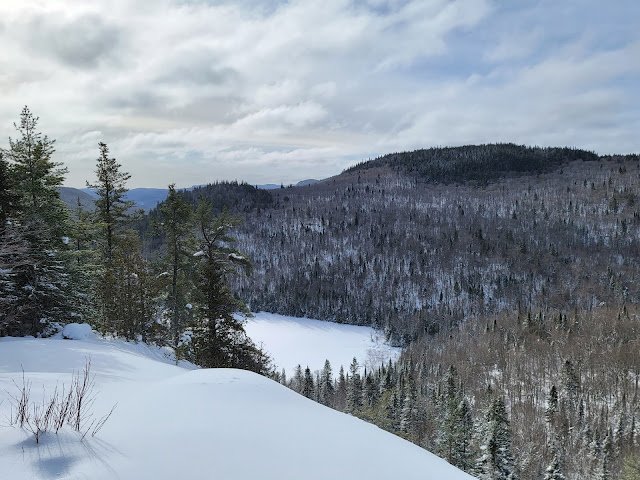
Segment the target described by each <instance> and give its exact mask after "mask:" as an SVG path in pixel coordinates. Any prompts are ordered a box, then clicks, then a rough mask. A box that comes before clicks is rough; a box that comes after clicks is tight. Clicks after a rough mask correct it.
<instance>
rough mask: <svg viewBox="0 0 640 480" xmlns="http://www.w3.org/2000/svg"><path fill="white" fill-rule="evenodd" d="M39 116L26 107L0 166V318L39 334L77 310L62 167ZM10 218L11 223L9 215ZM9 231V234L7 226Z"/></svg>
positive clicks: (18, 332) (20, 331)
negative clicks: (0, 176)
mask: <svg viewBox="0 0 640 480" xmlns="http://www.w3.org/2000/svg"><path fill="white" fill-rule="evenodd" d="M38 120H39V119H38V117H34V116H33V114H32V113H31V111H30V110H29V108H28V107H24V109H23V110H22V113H21V115H20V123H19V124H14V126H15V128H16V130H17V131H18V132H19V134H20V135H19V137H18V138H17V139H15V140H14V139H11V138H10V139H9V145H10V148H9V149H8V150H6V151H5V152H4V157H6V160H8V161H9V162H10V166H9V165H8V164H7V163H6V161H5V160H2V161H1V162H0V169H1V170H3V171H4V172H5V173H9V174H8V175H7V176H6V178H4V179H3V181H1V182H0V183H1V185H0V202H1V205H0V210H1V212H0V214H1V216H2V217H3V218H2V222H3V226H2V229H3V230H5V232H4V235H3V237H4V238H3V240H2V241H3V244H4V245H3V253H2V256H3V259H2V260H1V262H2V263H4V264H5V266H6V268H4V269H3V270H4V272H3V275H2V279H0V288H1V289H2V291H0V296H3V297H5V296H6V298H5V299H4V302H3V303H4V304H5V307H6V308H5V309H3V311H2V312H0V323H4V324H5V325H8V324H9V323H11V325H12V327H11V329H12V331H13V334H16V335H41V334H46V333H47V332H48V331H49V325H54V324H55V323H54V322H57V323H66V322H68V321H69V320H71V319H72V318H75V317H76V316H77V315H80V311H79V307H80V305H81V304H80V302H78V301H76V300H77V297H76V295H75V292H74V291H73V289H72V288H71V285H72V284H71V281H70V258H69V255H68V246H67V244H68V235H69V216H68V212H67V209H66V206H65V205H64V203H63V202H62V201H61V200H60V195H59V193H58V191H57V187H59V186H60V185H61V184H62V182H63V179H64V174H65V173H66V170H65V169H64V168H61V164H60V163H57V162H54V161H53V160H52V158H51V157H52V155H53V153H54V148H53V145H54V141H53V140H49V138H48V137H47V136H46V135H42V133H40V132H38V131H37V124H38ZM10 218H12V219H13V220H12V221H11V225H9V224H8V220H9V219H10ZM9 226H10V227H11V229H10V230H11V232H9V233H7V231H6V230H7V228H8V227H9Z"/></svg>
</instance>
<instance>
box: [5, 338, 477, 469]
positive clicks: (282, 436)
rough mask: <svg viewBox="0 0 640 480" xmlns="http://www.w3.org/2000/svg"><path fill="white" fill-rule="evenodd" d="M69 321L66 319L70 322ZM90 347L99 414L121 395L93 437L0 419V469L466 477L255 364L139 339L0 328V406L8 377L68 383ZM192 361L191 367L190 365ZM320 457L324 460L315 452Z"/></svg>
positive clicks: (36, 383)
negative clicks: (212, 364) (186, 358)
mask: <svg viewBox="0 0 640 480" xmlns="http://www.w3.org/2000/svg"><path fill="white" fill-rule="evenodd" d="M72 330H73V329H72ZM87 357H90V358H91V367H92V372H93V373H94V374H95V382H96V391H97V392H99V393H98V396H97V398H96V401H95V404H94V405H93V411H94V412H95V414H96V416H101V415H104V414H105V413H107V412H108V411H109V410H110V409H111V407H112V406H113V405H114V404H115V403H116V402H117V404H118V407H117V409H116V410H115V411H114V413H113V415H112V417H111V418H110V419H109V421H108V422H107V423H106V424H105V425H104V428H103V429H102V430H101V431H100V432H99V434H98V435H97V436H96V437H91V436H87V437H86V438H85V439H84V440H81V439H80V438H79V435H78V434H77V433H76V432H73V431H72V430H70V429H64V430H62V431H61V432H60V433H59V434H57V435H56V434H53V433H49V434H46V435H45V436H44V437H42V438H41V440H40V443H39V444H36V443H35V440H34V438H33V435H32V434H29V433H27V432H25V431H23V430H21V429H19V428H16V427H10V426H6V424H3V427H2V428H1V429H0V478H3V479H5V478H6V479H11V480H26V479H30V480H31V479H43V480H44V479H51V478H66V479H91V480H107V479H109V480H111V479H122V480H129V479H131V480H134V479H136V480H137V479H152V480H163V479H167V480H170V479H176V478H179V479H181V480H190V479H202V478H220V479H234V480H255V479H257V478H260V479H265V480H270V479H273V480H289V479H290V480H302V479H304V480H326V479H342V478H366V479H368V480H388V479H390V478H402V479H403V480H412V479H416V480H417V479H420V480H431V479H432V480H436V479H438V480H440V479H445V478H446V479H448V480H466V479H471V478H472V477H470V476H468V475H467V474H465V473H463V472H461V471H459V470H457V469H455V468H454V467H452V466H450V465H449V464H448V463H446V462H445V461H444V460H441V459H439V458H438V457H436V456H434V455H432V454H430V453H429V452H427V451H425V450H422V449H421V448H419V447H417V446H415V445H413V444H411V443H409V442H407V441H405V440H402V439H401V438H399V437H396V436H394V435H392V434H390V433H387V432H384V431H382V430H380V429H378V428H377V427H375V426H373V425H370V424H367V423H365V422H363V421H361V420H358V419H357V418H355V417H351V416H349V415H346V414H342V413H339V412H336V411H333V410H331V409H329V408H326V407H324V406H322V405H319V404H317V403H315V402H313V401H311V400H308V399H306V398H304V397H302V396H300V395H298V394H296V393H295V392H293V391H292V390H289V389H287V388H286V387H284V386H282V385H279V384H278V383H276V382H273V381H271V380H269V379H267V378H264V377H260V376H258V375H256V374H253V373H249V372H245V371H240V370H231V369H193V367H189V365H182V366H176V365H172V364H171V363H170V362H171V360H170V358H167V356H166V351H163V350H162V349H159V348H152V347H148V346H145V345H144V344H135V345H134V344H129V343H124V342H121V341H106V340H101V339H97V338H95V337H94V338H90V339H85V340H72V341H69V340H63V339H62V338H61V337H60V336H59V337H58V338H50V339H13V338H2V339H0V402H2V403H0V418H1V419H3V420H4V419H5V418H7V417H8V416H9V414H10V398H9V396H8V394H7V393H5V392H6V391H9V392H12V391H13V390H15V386H14V385H13V381H16V382H18V383H20V382H21V381H22V370H23V369H24V375H25V377H26V378H27V379H28V380H29V381H31V382H32V386H33V387H32V390H31V392H32V396H33V397H34V399H35V400H38V399H39V398H41V397H42V392H43V388H44V390H45V391H46V392H52V391H53V389H54V388H55V387H56V385H57V386H58V387H59V386H60V385H61V384H62V383H66V384H67V385H68V383H69V381H70V379H71V373H72V371H73V370H78V369H81V368H82V367H83V366H84V364H85V361H86V359H87ZM190 368H191V369H190ZM319 459H322V461H319Z"/></svg>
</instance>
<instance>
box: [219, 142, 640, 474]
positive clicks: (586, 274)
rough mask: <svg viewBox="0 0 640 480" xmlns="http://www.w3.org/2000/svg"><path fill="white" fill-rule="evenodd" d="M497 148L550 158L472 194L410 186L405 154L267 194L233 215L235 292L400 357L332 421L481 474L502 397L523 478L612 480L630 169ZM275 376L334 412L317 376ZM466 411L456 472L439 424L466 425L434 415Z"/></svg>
mask: <svg viewBox="0 0 640 480" xmlns="http://www.w3.org/2000/svg"><path fill="white" fill-rule="evenodd" d="M500 148H501V146H486V147H482V146H480V147H463V148H461V149H460V150H459V153H464V152H465V151H473V152H476V153H478V152H482V155H485V156H486V157H487V158H490V157H491V155H490V152H492V151H495V150H496V149H498V150H499V149H500ZM504 149H505V150H506V151H507V152H514V151H516V152H517V151H519V149H520V150H521V151H523V152H525V154H526V155H531V156H535V155H539V156H541V157H544V158H548V157H553V155H556V154H557V155H558V157H557V158H558V159H557V160H554V161H552V162H551V163H550V164H549V165H545V166H544V168H542V167H541V168H540V169H539V171H537V170H536V171H533V172H523V171H521V170H520V171H515V172H514V170H513V169H512V168H511V167H508V168H507V167H505V168H506V170H502V175H497V174H496V175H494V174H492V176H491V178H492V179H491V180H490V181H485V180H487V179H488V177H487V178H484V179H483V181H482V182H480V181H477V180H478V179H477V178H475V179H474V178H470V177H469V176H460V173H456V174H455V175H454V174H451V176H450V177H447V175H444V176H442V177H441V178H440V180H436V179H434V178H431V177H429V176H425V175H423V174H420V173H419V169H412V167H409V166H410V165H411V164H412V163H411V162H413V160H412V159H413V156H414V154H412V153H409V154H406V156H402V155H395V156H394V157H393V158H395V160H394V162H395V164H394V165H392V164H390V163H388V162H387V163H385V162H381V161H380V160H376V161H373V162H371V163H364V164H362V165H359V166H357V167H356V168H354V169H349V170H347V171H346V172H343V174H341V175H338V176H337V177H334V178H331V179H329V180H326V181H324V182H321V183H318V184H315V185H311V186H305V187H292V188H284V189H278V190H274V191H272V192H270V193H271V195H272V202H271V204H270V205H267V204H265V205H264V206H262V207H260V208H249V209H245V211H244V212H242V215H243V216H244V218H245V222H244V224H243V226H242V227H240V230H239V233H238V239H239V243H238V245H239V248H240V249H241V250H242V251H244V252H247V253H248V254H249V256H250V257H251V258H252V259H253V261H254V271H253V276H252V277H245V278H237V279H235V280H234V281H233V285H234V289H235V292H236V294H237V295H239V296H240V297H241V298H243V299H245V300H246V301H247V302H248V304H249V305H250V307H251V309H253V310H255V311H258V310H266V311H273V312H278V313H282V314H289V315H298V316H308V317H312V318H323V319H328V320H333V321H339V322H345V323H355V324H365V325H373V326H375V327H378V328H381V329H382V330H383V331H385V332H386V334H387V336H388V338H389V339H390V340H391V341H392V342H393V343H395V344H398V345H404V346H408V348H407V350H406V353H405V354H404V355H403V357H402V358H401V359H400V361H399V362H398V363H397V364H394V365H386V366H384V367H382V368H381V369H380V370H378V371H373V372H367V373H366V374H365V375H364V376H363V377H362V378H360V379H354V378H353V376H354V375H353V374H352V375H351V376H350V375H349V372H346V374H345V380H344V383H343V385H342V386H340V382H338V383H337V384H336V385H334V387H335V389H336V390H335V391H336V395H337V397H335V398H336V399H337V400H336V399H334V400H332V401H333V402H334V406H335V407H336V408H338V409H341V410H346V411H350V412H352V413H354V414H357V415H360V416H362V417H363V418H367V419H369V420H370V421H373V422H375V423H377V424H378V425H380V426H382V427H384V428H387V429H389V430H390V431H393V432H395V433H398V434H400V435H403V436H406V437H407V438H410V439H412V440H413V441H415V442H416V443H418V444H420V445H423V446H425V447H426V448H429V449H432V450H433V451H436V452H439V453H440V454H441V455H443V456H444V457H445V458H450V460H452V461H455V462H462V463H456V464H457V465H459V466H460V467H461V468H465V469H467V470H468V471H470V472H472V473H473V472H475V473H476V474H477V471H476V470H474V469H476V468H477V465H476V460H477V459H478V457H479V456H481V455H480V453H479V452H480V451H481V450H482V446H483V444H482V440H481V439H479V438H477V435H478V427H477V425H476V426H474V427H473V428H471V427H469V425H473V424H474V423H476V424H477V423H480V424H483V421H481V420H482V419H483V418H485V417H486V415H488V412H487V410H486V409H487V408H490V406H491V405H494V407H496V408H498V407H499V405H497V404H496V403H495V402H498V401H499V400H500V399H503V401H504V405H505V412H506V413H508V417H509V420H510V425H511V427H510V428H511V434H512V449H511V451H512V453H513V455H514V457H515V460H514V462H513V463H514V465H515V469H516V471H517V472H519V475H520V478H526V479H537V478H543V477H544V476H545V475H546V469H547V467H550V466H551V465H552V464H554V462H556V463H557V464H558V466H557V471H562V472H564V473H563V474H564V475H565V477H566V478H572V479H573V478H575V479H577V478H615V476H616V475H617V473H618V472H619V471H620V468H621V465H622V459H623V458H625V457H626V456H627V455H629V454H630V453H631V452H633V451H634V448H635V445H636V442H637V434H636V426H635V425H636V415H637V407H638V401H637V382H638V372H640V364H638V363H637V359H636V358H635V356H633V355H629V353H628V352H632V351H635V349H636V345H635V342H637V324H638V316H637V311H636V308H635V306H636V305H637V304H638V301H639V300H640V290H639V287H638V282H637V277H638V263H637V251H638V247H639V245H638V241H639V238H640V237H639V233H640V231H639V227H640V212H639V210H638V198H637V192H638V191H639V187H640V185H639V182H640V164H639V161H638V160H639V159H638V157H637V156H636V155H628V156H614V157H601V158H600V157H596V156H594V155H593V154H591V153H588V152H580V151H576V150H570V149H528V148H521V147H514V146H511V145H506V146H504ZM446 151H447V155H453V153H451V152H455V151H456V150H455V149H446ZM549 151H553V152H555V153H554V154H553V155H552V154H550V153H549ZM433 152H436V150H433V151H432V153H433ZM478 154H479V153H478ZM479 155H480V154H479ZM383 158H387V159H388V158H390V157H383ZM403 159H404V160H407V163H406V164H405V163H403ZM441 163H442V165H445V166H446V165H447V163H446V161H444V160H443V161H442V162H441ZM398 165H401V166H402V168H399V167H398ZM505 165H509V164H508V163H506V164H505ZM539 165H542V163H539ZM405 167H406V168H405ZM496 172H497V171H496ZM494 173H495V172H494ZM447 178H450V179H452V180H451V183H444V180H443V179H447ZM453 179H457V180H453ZM217 188H228V187H222V186H218V187H217ZM451 367H453V368H454V369H455V372H456V373H455V376H456V378H455V379H454V380H447V378H448V376H449V372H450V368H451ZM287 373H288V374H289V377H286V376H285V377H284V380H285V383H287V384H289V385H290V386H292V388H295V389H297V390H298V391H300V392H301V393H303V394H306V395H308V396H311V397H314V396H315V398H316V399H317V400H319V401H325V402H328V400H322V393H321V392H322V391H323V388H324V390H325V391H326V390H327V387H326V386H325V387H323V386H322V385H323V383H322V378H323V376H322V372H317V373H316V374H315V375H314V372H310V374H309V375H307V374H306V372H303V371H300V372H293V375H292V372H287ZM285 375H286V374H285ZM305 379H306V380H307V381H306V386H305V382H304V380H305ZM447 382H449V383H453V385H454V386H453V387H450V388H453V393H450V395H452V398H451V399H449V400H446V399H443V398H444V397H443V395H445V391H446V388H447V387H446V385H447ZM349 388H351V389H352V390H354V391H355V392H358V393H353V394H352V395H354V397H353V398H355V399H357V400H353V399H352V400H351V402H352V403H351V404H349V402H347V391H348V389H349ZM337 392H342V393H337ZM445 396H446V395H445ZM463 399H464V400H465V401H466V404H467V407H468V413H467V414H465V415H467V416H468V418H467V420H465V421H466V422H467V425H468V427H469V428H468V429H467V431H466V435H467V437H465V438H466V440H464V441H463V444H464V445H465V446H464V448H467V447H468V448H471V449H472V450H473V452H472V453H468V455H469V456H468V457H465V458H466V460H464V459H463V458H462V457H460V458H458V459H457V460H456V459H454V458H453V457H452V456H451V455H453V454H454V453H455V452H448V451H447V450H446V449H447V448H453V447H452V446H451V443H450V441H453V440H451V439H450V440H443V435H445V434H444V433H443V428H445V426H444V424H443V422H445V423H446V418H449V419H450V418H452V417H451V416H452V415H454V416H455V415H458V414H461V413H460V412H458V413H455V412H453V411H449V412H448V413H447V411H446V409H445V406H444V405H449V407H448V408H453V407H451V405H450V402H452V401H454V400H455V402H456V405H457V406H459V405H460V403H459V402H460V401H462V400H463ZM354 401H355V402H356V403H353V402H354ZM443 409H445V410H443ZM403 412H404V413H403ZM456 418H457V417H456ZM461 421H462V420H460V419H458V420H456V421H455V422H457V423H460V422H461ZM455 422H454V423H455ZM469 422H471V423H469ZM458 434H459V432H458V433H456V435H458ZM450 435H453V433H450ZM443 442H444V443H443ZM443 445H445V446H443ZM446 445H448V447H447V446H446ZM463 457H464V455H463ZM464 462H467V463H464ZM549 478H554V477H549ZM557 478H559V477H557Z"/></svg>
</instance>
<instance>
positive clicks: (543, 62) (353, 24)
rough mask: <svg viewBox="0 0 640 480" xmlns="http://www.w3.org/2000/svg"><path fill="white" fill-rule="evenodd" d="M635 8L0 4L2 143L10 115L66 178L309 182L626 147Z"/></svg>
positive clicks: (406, 2) (386, 2) (581, 2)
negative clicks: (487, 157)
mask: <svg viewBox="0 0 640 480" xmlns="http://www.w3.org/2000/svg"><path fill="white" fill-rule="evenodd" d="M639 18H640V2H638V1H637V0H616V1H615V2H602V0H566V1H557V0H540V1H526V0H523V1H507V0H422V1H410V0H358V1H347V0H298V1H296V0H293V1H289V2H275V1H269V0H265V1H258V0H244V1H240V0H235V1H234V0H230V1H206V0H193V1H189V0H137V1H135V2H133V1H130V0H93V1H91V2H87V1H85V0H47V1H43V0H20V1H12V0H8V1H3V2H0V45H2V48H1V49H0V92H1V94H0V146H2V147H6V146H8V137H9V136H12V137H15V131H14V130H13V122H14V121H17V120H18V118H19V113H20V110H21V108H22V107H23V106H24V105H25V104H26V105H28V106H29V107H30V108H31V110H32V112H33V113H34V114H35V115H37V116H39V117H40V130H42V132H43V133H46V134H47V135H49V137H51V138H55V139H57V153H56V157H55V159H56V160H57V161H62V162H64V163H65V165H66V166H67V167H68V168H69V174H68V177H67V181H66V184H67V185H70V186H77V187H81V186H84V183H85V180H93V178H94V174H93V171H94V167H95V160H96V158H97V156H98V142H99V141H104V142H106V143H107V144H108V145H109V147H110V150H111V153H112V155H113V156H115V157H116V158H117V159H118V161H119V162H120V163H121V164H122V165H123V169H124V170H126V171H129V172H130V173H131V174H132V179H131V181H130V185H129V186H130V187H152V186H155V187H165V186H166V185H167V184H168V183H171V182H175V183H177V185H178V186H179V187H185V186H190V185H193V184H201V183H207V182H211V181H215V180H233V179H238V180H246V181H248V182H249V183H253V184H256V183H279V182H284V183H285V184H287V183H290V182H296V181H298V180H302V179H305V178H324V177H327V176H330V175H334V174H337V173H339V172H340V171H341V170H342V169H343V168H345V167H347V166H349V165H351V164H353V163H355V162H357V161H359V160H362V159H367V158H370V157H375V156H378V155H381V154H385V153H389V152H392V151H400V150H413V149H417V148H424V147H430V146H444V145H464V144H470V143H494V142H515V143H521V144H528V145H542V146H565V145H567V146H575V147H579V148H585V149H589V150H593V151H596V152H597V153H600V154H605V153H632V152H636V153H637V152H640V87H639V85H640V82H639V80H640V33H639V32H640V30H639V29H638V26H637V21H638V19H639Z"/></svg>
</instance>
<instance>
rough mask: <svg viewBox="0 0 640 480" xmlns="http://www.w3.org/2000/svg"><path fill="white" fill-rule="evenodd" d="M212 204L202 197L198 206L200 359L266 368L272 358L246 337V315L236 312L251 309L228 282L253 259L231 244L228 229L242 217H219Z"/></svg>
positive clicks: (197, 332)
mask: <svg viewBox="0 0 640 480" xmlns="http://www.w3.org/2000/svg"><path fill="white" fill-rule="evenodd" d="M211 210H212V208H211V204H209V203H208V202H206V201H202V203H201V204H200V205H199V206H198V209H197V211H196V225H197V229H198V241H199V242H200V248H201V250H200V252H199V253H198V255H199V259H200V266H199V267H198V269H197V276H196V280H195V284H196V289H197V295H196V297H195V298H196V302H195V303H196V306H197V309H196V318H197V320H196V327H195V329H194V355H195V360H196V363H198V364H199V365H202V366H204V367H235V368H243V369H246V370H253V371H256V372H261V373H262V372H265V371H267V369H268V368H269V366H268V359H267V357H266V355H265V354H264V353H263V352H262V351H261V350H260V349H258V348H257V347H256V346H255V345H254V344H253V342H252V341H251V340H250V339H249V338H248V337H247V335H246V333H245V331H244V328H243V326H242V323H241V321H240V320H238V318H237V317H236V316H235V315H234V314H236V313H238V312H242V313H248V312H249V311H248V309H247V307H246V305H244V303H243V302H242V301H241V300H240V299H238V298H235V297H234V296H233V295H232V293H231V289H230V288H229V285H228V283H227V276H228V275H231V274H235V273H237V272H238V268H241V269H243V270H245V271H247V272H249V271H250V270H251V264H250V262H249V260H248V259H247V258H246V257H245V256H244V255H242V254H241V253H240V252H238V251H237V250H236V249H234V248H232V247H231V246H230V244H231V243H232V242H233V241H234V239H233V237H231V236H230V235H229V230H230V229H232V228H235V227H237V226H238V225H239V223H240V222H241V220H240V219H239V218H236V217H233V216H231V215H229V213H228V212H227V211H226V210H223V212H222V214H221V215H220V216H218V217H215V218H214V217H212V215H211Z"/></svg>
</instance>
